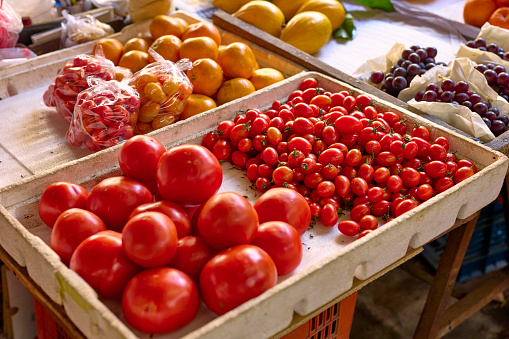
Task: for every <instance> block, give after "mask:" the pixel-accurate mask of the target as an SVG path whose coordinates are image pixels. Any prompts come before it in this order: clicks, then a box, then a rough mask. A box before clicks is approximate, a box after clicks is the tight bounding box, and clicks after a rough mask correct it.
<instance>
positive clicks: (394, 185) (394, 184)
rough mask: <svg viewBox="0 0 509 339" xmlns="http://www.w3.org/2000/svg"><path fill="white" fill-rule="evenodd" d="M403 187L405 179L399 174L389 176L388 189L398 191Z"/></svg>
mask: <svg viewBox="0 0 509 339" xmlns="http://www.w3.org/2000/svg"><path fill="white" fill-rule="evenodd" d="M401 188H403V180H401V178H400V177H399V176H397V175H391V176H390V177H389V178H387V189H388V190H389V191H391V192H393V193H394V192H398V191H399V190H401Z"/></svg>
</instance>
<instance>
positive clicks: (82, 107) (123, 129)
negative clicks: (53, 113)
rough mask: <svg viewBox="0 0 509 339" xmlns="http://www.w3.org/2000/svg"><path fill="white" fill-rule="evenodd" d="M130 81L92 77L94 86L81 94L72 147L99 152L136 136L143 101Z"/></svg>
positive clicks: (69, 137)
mask: <svg viewBox="0 0 509 339" xmlns="http://www.w3.org/2000/svg"><path fill="white" fill-rule="evenodd" d="M127 81H128V79H126V80H125V81H116V80H111V81H104V80H101V79H97V78H93V77H89V78H88V82H89V83H90V85H91V86H90V87H89V88H87V89H86V90H84V91H82V92H81V93H80V94H79V95H78V97H77V102H76V106H75V107H74V114H73V118H72V121H71V125H70V126H69V131H68V132H67V135H66V137H67V140H68V141H69V142H70V143H71V144H72V145H74V146H78V147H79V146H83V145H84V146H85V147H86V148H88V149H89V150H90V151H92V152H97V151H99V150H102V149H105V148H108V147H111V146H115V145H117V144H119V143H121V142H123V141H126V140H127V139H129V138H131V137H132V136H133V135H134V130H133V126H134V125H135V124H136V117H137V116H138V109H139V107H140V99H139V95H138V93H137V92H136V90H135V89H134V88H132V87H130V86H129V85H128V84H127Z"/></svg>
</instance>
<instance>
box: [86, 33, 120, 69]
mask: <svg viewBox="0 0 509 339" xmlns="http://www.w3.org/2000/svg"><path fill="white" fill-rule="evenodd" d="M99 46H101V48H102V53H103V55H104V57H105V58H106V59H108V60H111V61H112V62H113V63H114V64H115V66H117V65H118V62H119V61H120V58H121V57H122V54H123V53H124V45H123V44H122V43H121V42H120V41H118V40H117V39H113V38H102V39H99V40H97V41H96V43H95V44H94V47H93V49H92V54H94V55H95V54H96V51H97V49H98V47H99Z"/></svg>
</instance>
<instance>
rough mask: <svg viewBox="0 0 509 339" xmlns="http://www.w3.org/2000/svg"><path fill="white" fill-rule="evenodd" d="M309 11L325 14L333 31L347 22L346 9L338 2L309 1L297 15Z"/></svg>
mask: <svg viewBox="0 0 509 339" xmlns="http://www.w3.org/2000/svg"><path fill="white" fill-rule="evenodd" d="M309 11H315V12H320V13H322V14H325V15H326V16H327V17H328V18H329V20H330V22H331V24H332V30H333V31H335V30H336V29H337V28H339V27H340V26H341V25H342V24H343V21H345V14H346V11H345V8H344V7H343V5H342V4H341V2H339V1H337V0H309V1H307V2H306V3H304V4H303V5H302V6H301V7H300V8H299V10H298V11H297V14H299V13H302V12H309Z"/></svg>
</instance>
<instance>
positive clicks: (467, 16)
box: [463, 0, 498, 27]
mask: <svg viewBox="0 0 509 339" xmlns="http://www.w3.org/2000/svg"><path fill="white" fill-rule="evenodd" d="M497 8H498V4H497V0H467V2H465V6H464V7H463V20H464V21H465V23H466V24H468V25H472V26H476V27H481V26H482V25H484V24H485V23H486V21H488V19H489V18H490V16H491V14H492V13H493V12H495V10H496V9H497Z"/></svg>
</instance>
